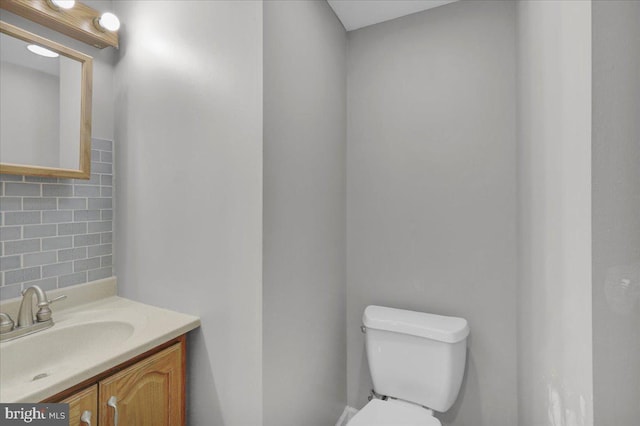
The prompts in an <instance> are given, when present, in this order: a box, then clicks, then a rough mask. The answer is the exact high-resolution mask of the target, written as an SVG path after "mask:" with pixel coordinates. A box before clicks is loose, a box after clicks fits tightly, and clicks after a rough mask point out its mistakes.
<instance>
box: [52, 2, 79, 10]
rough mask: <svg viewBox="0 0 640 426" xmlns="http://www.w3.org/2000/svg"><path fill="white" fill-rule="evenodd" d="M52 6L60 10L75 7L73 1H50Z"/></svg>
mask: <svg viewBox="0 0 640 426" xmlns="http://www.w3.org/2000/svg"><path fill="white" fill-rule="evenodd" d="M51 3H53V5H54V6H56V7H59V8H60V9H71V8H72V7H73V6H75V4H76V1H75V0H51Z"/></svg>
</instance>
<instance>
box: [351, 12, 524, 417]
mask: <svg viewBox="0 0 640 426" xmlns="http://www.w3.org/2000/svg"><path fill="white" fill-rule="evenodd" d="M514 12H515V5H514V4H513V3H510V2H502V1H497V2H458V3H452V4H449V5H446V6H442V7H439V8H435V9H432V10H429V11H427V12H423V13H419V14H415V15H411V16H407V17H404V18H400V19H397V20H394V21H390V22H386V23H382V24H379V25H374V26H371V27H368V28H364V29H361V30H357V31H354V32H351V33H349V45H348V49H349V52H348V53H349V55H348V57H349V59H348V61H349V62H348V155H347V157H348V160H347V182H348V185H347V188H348V190H347V194H348V196H347V200H348V201H347V205H348V208H347V212H348V213H347V229H348V233H347V234H348V239H347V268H348V269H347V283H348V284H347V345H348V402H349V405H351V406H355V407H357V408H360V407H362V406H363V405H364V404H365V403H366V402H367V399H366V397H367V394H368V391H369V389H370V388H371V384H370V379H369V372H368V366H367V363H366V357H365V351H364V335H362V334H361V332H360V328H359V327H360V324H361V317H362V312H363V309H364V308H365V306H367V305H369V304H379V305H385V306H392V307H397V308H406V309H413V310H418V311H424V312H432V313H436V314H443V315H456V316H462V317H465V318H467V319H468V321H469V324H470V327H471V337H470V340H469V351H468V360H467V370H466V374H465V379H464V382H463V385H462V390H461V393H460V396H459V398H458V401H457V402H456V404H455V406H454V407H453V408H452V409H451V410H450V411H449V412H448V413H446V414H444V415H440V414H439V415H438V417H440V418H441V419H443V424H445V425H476V426H480V425H487V426H494V425H514V424H516V423H517V421H516V418H517V417H516V322H515V319H516V290H517V268H516V263H517V257H516V251H517V245H516V218H517V215H516V206H517V204H516V202H517V200H516V127H515V118H516V116H515V108H516V98H515V45H514V44H515V15H514Z"/></svg>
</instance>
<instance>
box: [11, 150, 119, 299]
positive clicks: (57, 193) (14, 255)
mask: <svg viewBox="0 0 640 426" xmlns="http://www.w3.org/2000/svg"><path fill="white" fill-rule="evenodd" d="M92 148H93V149H92V150H91V171H92V173H91V179H90V180H82V179H55V178H40V177H31V176H26V177H25V176H13V175H0V241H2V243H0V244H1V245H2V250H0V252H1V254H2V257H0V270H2V272H1V273H0V284H1V286H0V300H2V299H9V298H12V297H18V296H19V295H20V291H21V290H22V289H23V288H27V287H28V286H30V285H33V284H37V285H39V286H40V287H42V288H43V289H44V290H50V289H54V288H60V287H66V286H69V285H73V284H80V283H85V282H87V281H93V280H97V279H100V278H106V277H110V276H111V275H112V266H113V258H112V240H113V232H112V230H113V223H112V219H113V214H112V213H113V210H112V196H113V172H112V162H113V155H112V149H113V144H112V142H111V141H106V140H101V139H93V140H92Z"/></svg>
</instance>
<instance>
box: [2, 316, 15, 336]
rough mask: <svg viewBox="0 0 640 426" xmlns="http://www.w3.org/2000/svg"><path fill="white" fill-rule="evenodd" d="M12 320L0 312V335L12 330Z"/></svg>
mask: <svg viewBox="0 0 640 426" xmlns="http://www.w3.org/2000/svg"><path fill="white" fill-rule="evenodd" d="M13 325H14V324H13V320H12V319H11V317H10V316H9V314H5V313H4V312H0V333H8V332H10V331H11V330H13Z"/></svg>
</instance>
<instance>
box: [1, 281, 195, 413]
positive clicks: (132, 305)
mask: <svg viewBox="0 0 640 426" xmlns="http://www.w3.org/2000/svg"><path fill="white" fill-rule="evenodd" d="M87 286H88V287H87ZM115 288H116V287H115V279H107V280H104V281H98V282H96V283H95V284H91V285H89V284H87V285H80V286H78V287H77V288H72V287H68V288H64V289H61V290H56V291H58V292H60V291H64V292H65V293H68V297H69V299H68V300H67V301H66V303H67V305H66V309H60V310H56V311H54V313H53V320H54V322H55V324H54V325H53V327H51V328H47V329H45V330H41V331H38V332H36V333H33V334H30V335H26V336H22V337H19V338H17V339H15V340H10V341H3V342H1V343H0V402H2V403H10V402H17V403H20V402H36V401H43V400H45V399H47V398H50V397H53V396H54V395H56V394H59V393H60V392H62V391H64V390H66V389H69V388H71V387H73V386H75V385H77V384H78V383H82V382H83V381H86V380H89V379H92V378H96V377H97V376H98V375H100V374H102V373H104V372H105V371H108V370H109V369H111V368H113V367H116V366H118V365H122V364H123V363H125V362H128V361H129V360H131V359H132V358H135V357H136V356H138V355H141V354H143V353H145V352H147V351H149V350H150V349H152V348H154V347H156V346H158V345H160V344H163V343H165V342H168V341H170V340H171V339H174V338H176V337H178V336H181V335H183V334H184V333H186V332H188V331H190V330H192V329H194V328H195V327H198V326H199V325H200V321H199V319H198V318H197V317H194V316H191V315H185V314H180V313H177V312H173V311H168V310H165V309H161V308H157V307H154V306H149V305H145V304H143V303H139V302H135V301H133V300H129V299H124V298H121V297H118V296H116V295H115ZM56 295H57V294H55V293H54V294H53V295H52V297H55V296H56ZM94 297H95V298H94ZM18 302H19V301H13V302H11V301H10V302H6V303H5V304H4V305H2V304H0V308H1V309H0V310H2V311H3V312H8V313H9V314H12V316H13V317H14V318H15V315H16V313H17V311H18V309H19V303H18ZM69 302H74V303H76V302H79V303H77V304H72V303H69ZM64 303H65V302H61V305H59V307H60V308H62V307H63V306H64V305H63V304H64Z"/></svg>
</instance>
